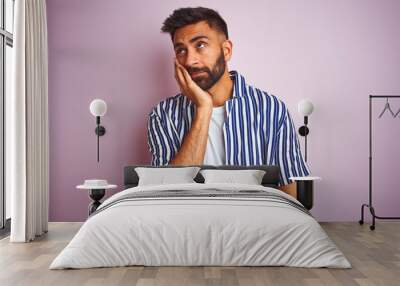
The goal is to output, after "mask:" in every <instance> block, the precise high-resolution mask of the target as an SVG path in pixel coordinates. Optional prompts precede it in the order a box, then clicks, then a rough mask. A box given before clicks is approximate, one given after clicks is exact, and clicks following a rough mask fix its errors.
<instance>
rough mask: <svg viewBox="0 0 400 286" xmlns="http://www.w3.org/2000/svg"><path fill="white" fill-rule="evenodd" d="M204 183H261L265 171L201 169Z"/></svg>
mask: <svg viewBox="0 0 400 286" xmlns="http://www.w3.org/2000/svg"><path fill="white" fill-rule="evenodd" d="M200 174H201V175H202V176H203V177H204V183H206V184H209V183H236V184H247V185H261V182H262V179H263V177H264V175H265V171H262V170H256V169H254V170H215V169H208V170H201V171H200Z"/></svg>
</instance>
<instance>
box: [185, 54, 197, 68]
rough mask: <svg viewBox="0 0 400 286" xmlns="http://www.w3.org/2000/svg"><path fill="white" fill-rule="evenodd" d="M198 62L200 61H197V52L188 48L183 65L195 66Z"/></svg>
mask: <svg viewBox="0 0 400 286" xmlns="http://www.w3.org/2000/svg"><path fill="white" fill-rule="evenodd" d="M199 64H200V62H199V57H198V54H197V53H196V52H195V51H193V50H188V51H187V56H186V62H185V66H186V67H196V66H199Z"/></svg>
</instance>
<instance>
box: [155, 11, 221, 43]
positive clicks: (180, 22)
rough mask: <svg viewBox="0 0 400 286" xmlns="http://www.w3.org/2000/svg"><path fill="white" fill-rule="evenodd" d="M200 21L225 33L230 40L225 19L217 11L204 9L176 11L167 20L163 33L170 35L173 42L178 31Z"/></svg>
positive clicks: (162, 29)
mask: <svg viewBox="0 0 400 286" xmlns="http://www.w3.org/2000/svg"><path fill="white" fill-rule="evenodd" d="M200 21H206V22H207V24H208V25H209V26H210V27H211V28H214V29H216V30H218V31H219V32H221V33H223V34H224V35H225V37H226V38H227V39H228V27H227V25H226V23H225V21H224V19H222V17H221V16H220V15H219V14H218V12H217V11H214V10H212V9H209V8H204V7H197V8H180V9H176V10H174V12H173V13H172V14H171V15H169V16H168V18H167V19H165V21H164V23H163V26H162V28H161V31H162V32H164V33H169V34H170V35H171V39H172V40H173V39H174V35H175V31H176V30H177V29H179V28H182V27H185V26H187V25H190V24H195V23H197V22H200Z"/></svg>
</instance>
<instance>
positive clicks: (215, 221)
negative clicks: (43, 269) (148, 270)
mask: <svg viewBox="0 0 400 286" xmlns="http://www.w3.org/2000/svg"><path fill="white" fill-rule="evenodd" d="M207 189H214V190H217V191H224V190H229V191H232V190H236V191H239V190H241V191H246V190H247V191H251V190H262V191H265V192H268V193H270V194H275V195H278V196H283V197H285V198H287V199H290V200H292V201H293V202H297V201H296V200H295V199H293V198H292V197H291V196H289V195H286V194H285V193H283V192H281V191H279V190H276V189H273V188H267V187H263V186H255V185H239V184H197V183H193V184H175V185H157V186H143V187H135V188H130V189H127V190H124V191H122V192H120V193H117V194H115V195H113V196H112V197H110V198H108V199H107V200H106V201H105V202H104V203H103V204H102V205H101V206H100V207H99V210H101V209H102V208H103V210H102V211H99V212H98V213H97V214H95V215H93V216H92V217H90V218H89V219H88V220H87V221H86V222H85V223H84V224H83V225H82V227H81V228H80V230H79V231H78V233H77V234H76V235H75V237H74V238H73V239H72V240H71V242H70V243H69V244H68V245H67V246H66V247H65V248H64V250H63V251H62V252H61V253H60V254H59V255H58V256H57V257H56V258H55V259H54V261H53V262H52V264H51V265H50V269H62V268H90V267H112V266H127V265H145V266H189V265H190V266H194V265H199V266H200V265H204V266H206V265H214V266H241V265H247V266H294V267H333V268H350V267H351V266H350V263H349V262H348V261H347V259H346V258H345V257H344V255H343V254H342V252H341V251H340V250H339V249H338V248H337V247H336V245H335V244H334V243H333V242H332V241H331V239H330V238H329V237H328V236H327V234H326V233H325V231H324V230H323V229H322V228H321V226H320V225H319V224H318V222H317V221H316V220H315V219H314V218H313V217H312V216H310V215H308V214H306V213H304V212H302V211H300V210H299V209H297V208H295V207H293V206H291V205H289V204H284V203H279V202H274V201H273V200H272V201H266V200H263V199H258V198H245V197H241V198H235V197H226V198H214V197H206V198H205V197H201V198H198V197H184V198H183V197H182V198H179V197H178V198H176V197H174V198H151V199H141V200H131V201H130V200H128V201H121V202H118V203H115V201H116V200H118V199H120V198H121V197H123V196H126V195H129V194H131V193H132V192H146V191H160V192H163V191H168V190H192V191H196V190H198V191H199V192H200V191H203V192H205V191H207ZM135 194H136V193H135ZM113 202H114V203H113ZM297 203H298V204H299V202H297Z"/></svg>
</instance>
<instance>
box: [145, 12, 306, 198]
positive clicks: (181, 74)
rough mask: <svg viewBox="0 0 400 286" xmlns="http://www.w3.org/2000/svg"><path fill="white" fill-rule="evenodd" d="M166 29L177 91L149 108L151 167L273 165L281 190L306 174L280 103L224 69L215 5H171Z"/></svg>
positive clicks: (224, 38)
mask: <svg viewBox="0 0 400 286" xmlns="http://www.w3.org/2000/svg"><path fill="white" fill-rule="evenodd" d="M161 30H162V31H163V32H166V33H169V34H170V35H171V39H172V43H173V46H174V51H175V56H176V58H175V59H174V65H175V78H176V81H177V83H178V85H179V88H180V90H181V93H180V94H178V95H176V96H174V97H170V98H167V99H166V100H164V101H162V102H160V103H159V104H158V105H157V106H156V107H154V109H153V110H152V111H151V112H150V114H149V120H148V140H149V148H150V152H151V154H152V165H156V166H158V165H167V164H169V165H278V166H279V167H280V170H281V172H280V188H281V190H283V191H285V192H287V193H289V194H291V195H293V196H295V194H296V191H295V185H294V184H295V183H291V181H290V179H289V177H291V176H306V175H309V173H310V172H309V170H308V167H307V165H306V163H305V162H304V160H303V157H302V155H301V151H300V145H299V141H298V138H297V134H296V129H295V127H294V124H293V121H292V119H291V117H290V115H289V112H288V110H287V108H286V106H285V104H284V103H283V102H282V101H280V100H279V99H277V98H276V97H275V96H273V95H269V94H267V93H266V92H263V91H261V90H259V89H257V88H254V87H252V86H250V85H247V84H246V82H245V79H244V77H243V76H241V75H240V74H239V73H237V72H236V71H231V72H229V71H228V67H227V62H228V61H229V60H230V58H231V56H232V42H231V41H230V40H229V38H228V29H227V25H226V23H225V21H224V20H223V19H222V18H221V16H220V15H219V14H218V13H217V12H216V11H214V10H211V9H207V8H202V7H198V8H182V9H178V10H175V11H174V12H173V13H172V15H170V16H169V17H168V18H167V19H166V20H165V22H164V25H163V27H162V29H161Z"/></svg>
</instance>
